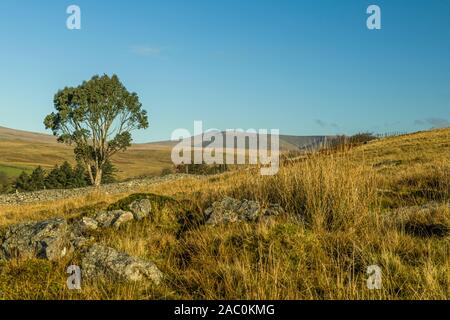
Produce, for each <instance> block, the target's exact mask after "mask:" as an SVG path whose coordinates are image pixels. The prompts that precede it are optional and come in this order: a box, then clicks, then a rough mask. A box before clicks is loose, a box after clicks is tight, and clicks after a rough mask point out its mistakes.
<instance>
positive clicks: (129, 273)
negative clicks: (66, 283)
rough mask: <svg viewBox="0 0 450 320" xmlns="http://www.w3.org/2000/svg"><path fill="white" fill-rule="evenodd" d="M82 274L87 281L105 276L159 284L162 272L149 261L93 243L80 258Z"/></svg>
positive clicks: (117, 279)
mask: <svg viewBox="0 0 450 320" xmlns="http://www.w3.org/2000/svg"><path fill="white" fill-rule="evenodd" d="M81 266H82V274H83V277H84V278H85V279H86V280H88V281H94V280H96V279H99V278H106V279H109V280H112V281H145V280H150V281H153V282H154V283H155V284H159V283H160V282H161V280H162V278H163V273H162V272H161V271H160V270H159V269H158V267H157V266H156V265H155V264H154V263H153V262H150V261H145V260H142V259H138V258H135V257H132V256H130V255H128V254H126V253H123V252H119V251H117V250H115V249H112V248H109V247H105V246H102V245H98V244H95V245H93V246H92V247H91V248H90V249H89V251H88V252H87V254H86V255H85V256H84V257H83V259H82V265H81Z"/></svg>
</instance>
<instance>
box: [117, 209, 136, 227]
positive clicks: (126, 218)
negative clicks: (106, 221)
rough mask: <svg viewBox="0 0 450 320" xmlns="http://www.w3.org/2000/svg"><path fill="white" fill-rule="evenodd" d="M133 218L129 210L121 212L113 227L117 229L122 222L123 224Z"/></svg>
mask: <svg viewBox="0 0 450 320" xmlns="http://www.w3.org/2000/svg"><path fill="white" fill-rule="evenodd" d="M133 219H134V216H133V214H132V213H131V212H123V213H121V214H120V215H119V216H118V217H117V219H116V220H115V221H114V223H113V227H114V228H116V229H117V228H119V227H120V226H122V225H123V224H125V223H127V222H129V221H132V220H133Z"/></svg>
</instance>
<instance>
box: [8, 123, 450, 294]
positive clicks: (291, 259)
mask: <svg viewBox="0 0 450 320" xmlns="http://www.w3.org/2000/svg"><path fill="white" fill-rule="evenodd" d="M449 142H450V128H447V129H441V130H433V131H429V132H421V133H416V134H411V135H405V136H400V137H393V138H387V139H382V140H379V141H375V142H372V143H369V144H367V145H364V146H361V147H357V148H355V149H351V150H349V151H346V152H338V153H335V152H333V153H329V154H312V155H311V156H310V157H308V158H306V159H304V160H302V161H298V162H295V163H291V164H287V165H286V166H283V167H282V168H281V170H280V172H279V174H278V175H276V176H261V175H259V174H258V172H257V171H256V169H255V170H254V171H253V170H245V171H237V172H231V173H226V174H222V175H219V176H213V177H210V178H208V179H196V178H190V179H184V180H181V181H173V182H167V183H164V184H161V185H157V186H151V187H148V188H145V189H141V190H136V192H152V193H156V194H161V195H167V196H172V197H174V198H176V199H178V200H185V202H187V203H188V205H189V206H190V208H191V209H192V210H193V211H194V212H196V213H197V214H198V215H200V216H201V215H202V214H203V212H204V210H205V209H206V208H207V207H208V206H209V205H210V204H211V203H212V202H213V201H215V200H220V199H222V198H223V197H224V196H225V195H227V196H232V197H235V198H239V199H253V200H257V201H259V202H260V203H262V204H268V203H278V204H280V205H281V206H282V207H283V208H284V209H285V210H286V215H284V216H279V217H277V218H274V219H273V220H271V221H270V222H267V223H256V224H252V223H235V224H230V225H224V226H216V227H213V226H206V225H201V224H200V225H197V224H192V226H191V227H190V228H186V225H183V224H180V223H179V222H178V220H179V218H180V217H177V216H175V213H174V212H173V211H171V210H170V209H162V210H161V211H159V212H158V213H157V215H156V216H155V220H154V221H153V222H150V221H145V222H144V223H132V224H130V225H127V226H125V227H124V228H122V229H120V230H119V231H113V230H109V231H106V232H104V233H101V234H97V235H95V237H96V239H97V241H99V242H101V243H104V244H107V245H108V246H112V247H114V248H117V249H120V250H123V251H125V252H128V253H130V254H132V255H135V256H138V257H142V258H146V259H150V260H152V261H154V262H155V263H156V264H157V266H158V267H159V268H160V269H161V270H162V271H163V272H164V273H165V274H166V280H165V281H164V282H163V283H162V284H161V285H160V286H153V285H145V284H143V283H135V284H126V283H112V282H109V281H108V280H104V281H98V282H97V283H94V284H91V285H86V286H84V287H83V289H82V290H81V291H79V292H74V291H70V290H67V289H66V284H65V283H66V279H67V274H66V273H65V270H66V268H67V266H68V265H70V264H78V263H79V262H80V261H79V259H80V258H79V257H78V256H74V257H71V258H68V260H65V261H61V262H58V263H50V262H46V261H39V260H31V261H13V262H7V263H6V262H4V263H2V264H1V265H0V299H1V298H3V299H181V298H182V299H448V298H450V250H449V244H450V236H449V234H448V230H450V229H449V228H450V203H449V201H450V144H449ZM123 196H126V195H121V196H114V197H111V196H108V195H103V194H92V195H87V196H86V197H83V198H80V199H69V200H64V201H59V202H54V203H42V204H33V205H23V206H19V207H7V206H3V207H0V212H1V214H0V225H5V221H8V224H10V223H14V222H19V221H23V220H24V219H26V220H32V219H36V220H37V219H44V218H48V217H54V216H65V217H73V216H78V215H84V214H89V213H90V212H92V211H93V208H97V209H98V208H105V207H107V206H108V205H109V204H110V203H112V202H115V201H117V200H118V199H119V198H120V197H123ZM421 206H424V207H421ZM2 215H3V216H8V219H7V220H5V219H2ZM24 215H25V216H24ZM1 221H3V223H2V222H1ZM411 226H412V227H411ZM435 226H441V228H442V230H444V231H445V230H447V231H446V232H441V233H437V232H436V229H433V228H431V227H435ZM428 231H429V232H428ZM374 264H376V265H378V266H380V267H381V269H382V272H383V278H382V279H383V282H382V283H383V287H382V289H381V290H374V291H372V290H369V289H367V286H366V279H367V274H366V269H367V266H369V265H374Z"/></svg>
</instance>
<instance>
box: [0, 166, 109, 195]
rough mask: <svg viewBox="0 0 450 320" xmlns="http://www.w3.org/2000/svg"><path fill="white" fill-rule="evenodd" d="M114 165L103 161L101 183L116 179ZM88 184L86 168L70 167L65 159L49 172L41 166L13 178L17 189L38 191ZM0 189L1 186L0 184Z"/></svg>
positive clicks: (78, 186) (80, 186) (81, 186)
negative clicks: (29, 172)
mask: <svg viewBox="0 0 450 320" xmlns="http://www.w3.org/2000/svg"><path fill="white" fill-rule="evenodd" d="M116 172H117V170H116V168H115V167H114V165H112V164H111V163H110V162H107V163H105V166H104V168H103V177H102V183H103V184H107V183H113V182H115V181H116V179H115V173H116ZM88 185H90V179H89V177H88V176H87V173H86V170H85V169H84V167H83V166H82V165H80V164H77V165H76V166H75V167H72V166H71V165H70V163H68V162H67V161H66V162H64V163H63V164H61V165H60V166H58V165H55V167H53V169H52V170H50V172H48V173H46V172H45V170H44V169H42V168H41V167H37V168H36V169H34V170H33V172H32V173H31V175H29V174H27V173H26V172H22V174H21V175H20V176H19V177H18V178H17V179H16V180H15V183H14V188H15V189H16V190H18V191H22V192H23V191H38V190H43V189H74V188H83V187H86V186H88ZM0 190H1V186H0Z"/></svg>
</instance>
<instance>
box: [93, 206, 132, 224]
mask: <svg viewBox="0 0 450 320" xmlns="http://www.w3.org/2000/svg"><path fill="white" fill-rule="evenodd" d="M130 214H131V219H133V214H132V213H131V212H127V211H123V210H113V211H102V212H100V213H98V214H97V215H96V216H95V217H94V220H95V221H97V223H98V225H99V226H100V227H102V228H109V227H111V226H113V225H114V226H116V227H118V226H120V225H122V224H123V223H124V222H127V221H129V220H130V219H129V217H130ZM121 217H122V218H121ZM118 219H120V221H119V222H118V223H117V225H115V223H116V221H117V220H118Z"/></svg>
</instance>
